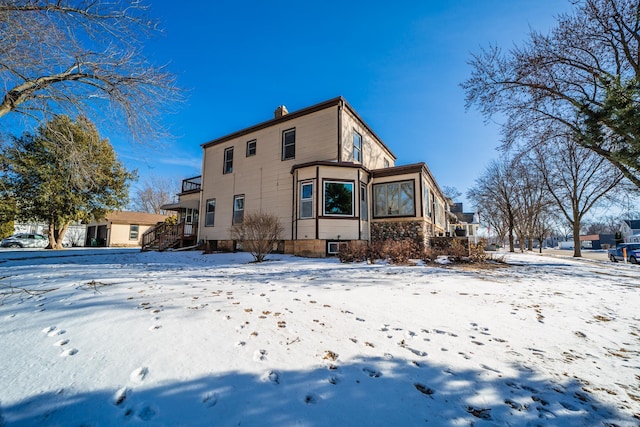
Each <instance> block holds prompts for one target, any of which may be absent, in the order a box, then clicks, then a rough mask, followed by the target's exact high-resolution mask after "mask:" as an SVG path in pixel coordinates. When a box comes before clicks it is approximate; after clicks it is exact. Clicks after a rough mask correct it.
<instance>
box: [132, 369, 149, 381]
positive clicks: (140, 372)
mask: <svg viewBox="0 0 640 427" xmlns="http://www.w3.org/2000/svg"><path fill="white" fill-rule="evenodd" d="M148 374H149V368H147V367H145V366H141V367H139V368H138V369H135V370H134V371H133V372H131V374H129V379H130V380H131V381H132V382H135V383H140V382H142V381H144V379H145V378H146V377H147V375H148Z"/></svg>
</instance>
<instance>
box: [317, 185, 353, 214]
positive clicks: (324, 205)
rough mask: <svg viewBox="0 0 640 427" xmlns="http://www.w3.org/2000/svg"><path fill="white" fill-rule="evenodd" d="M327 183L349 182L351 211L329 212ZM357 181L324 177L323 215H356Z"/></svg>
mask: <svg viewBox="0 0 640 427" xmlns="http://www.w3.org/2000/svg"><path fill="white" fill-rule="evenodd" d="M327 184H348V185H350V186H351V201H350V207H351V213H348V214H343V213H331V212H329V213H327ZM354 204H355V181H353V180H348V179H347V180H345V179H323V180H322V216H323V217H328V218H353V217H354V216H355V206H354Z"/></svg>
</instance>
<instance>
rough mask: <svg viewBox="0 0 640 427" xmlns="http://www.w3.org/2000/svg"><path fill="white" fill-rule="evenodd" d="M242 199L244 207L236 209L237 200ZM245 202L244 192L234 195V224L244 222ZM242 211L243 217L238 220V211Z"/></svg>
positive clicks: (232, 220) (232, 219)
mask: <svg viewBox="0 0 640 427" xmlns="http://www.w3.org/2000/svg"><path fill="white" fill-rule="evenodd" d="M241 199H242V209H238V210H236V201H237V200H241ZM244 202H245V198H244V194H236V195H235V196H233V216H232V218H231V224H232V225H236V224H242V222H243V221H244V210H245V209H244V207H245V206H244ZM240 211H242V219H241V220H240V221H238V222H236V213H238V212H240Z"/></svg>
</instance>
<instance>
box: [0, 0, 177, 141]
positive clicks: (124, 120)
mask: <svg viewBox="0 0 640 427" xmlns="http://www.w3.org/2000/svg"><path fill="white" fill-rule="evenodd" d="M147 10H148V6H146V5H144V4H143V3H142V2H141V1H138V0H113V1H109V0H56V1H51V0H0V79H1V80H2V82H3V89H2V90H0V117H5V118H9V117H13V118H18V117H21V118H22V119H24V120H26V121H29V120H34V119H35V120H36V121H37V122H38V123H43V122H45V121H47V120H49V119H51V116H52V115H60V114H67V115H69V116H71V117H76V116H79V115H83V116H87V117H89V118H92V119H94V121H95V120H97V119H99V118H100V119H103V120H104V121H105V123H118V125H119V126H120V127H121V126H122V125H125V124H126V125H127V126H128V128H129V130H130V132H131V136H132V137H133V138H134V139H138V140H142V139H143V138H144V139H148V138H150V137H151V138H152V137H157V136H159V135H161V134H163V133H164V132H163V130H162V127H161V126H159V120H158V119H159V117H160V115H161V114H162V113H163V112H164V111H165V110H166V109H167V108H169V107H170V106H172V105H174V102H175V101H177V100H179V99H180V98H181V95H180V91H179V90H178V89H177V88H176V86H175V82H174V77H173V76H172V75H171V74H170V73H168V72H167V71H166V69H165V68H164V67H158V66H154V65H152V64H150V63H149V62H148V61H147V60H146V59H145V57H144V55H143V54H142V45H143V41H144V40H145V39H147V38H148V37H149V36H150V35H152V34H153V33H156V32H158V27H157V23H156V22H155V21H153V20H151V19H149V18H148V17H147V16H146V13H147ZM105 112H109V113H112V114H111V116H110V117H105ZM9 113H13V114H12V115H9ZM113 119H115V121H114V120H113ZM5 123H6V120H5Z"/></svg>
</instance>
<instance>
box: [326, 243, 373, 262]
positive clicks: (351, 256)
mask: <svg viewBox="0 0 640 427" xmlns="http://www.w3.org/2000/svg"><path fill="white" fill-rule="evenodd" d="M337 256H338V259H339V260H340V262H363V261H369V263H370V264H374V263H375V262H376V260H378V259H380V244H379V243H377V242H374V243H371V242H369V243H366V244H363V243H358V242H349V243H348V244H346V245H342V246H341V247H340V250H339V251H338V254H337Z"/></svg>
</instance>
